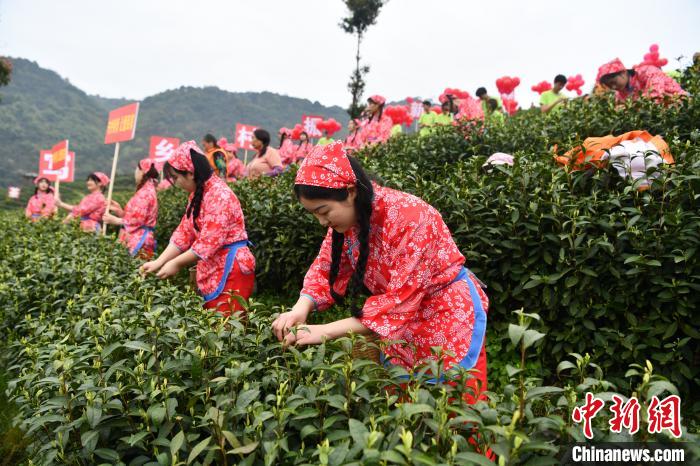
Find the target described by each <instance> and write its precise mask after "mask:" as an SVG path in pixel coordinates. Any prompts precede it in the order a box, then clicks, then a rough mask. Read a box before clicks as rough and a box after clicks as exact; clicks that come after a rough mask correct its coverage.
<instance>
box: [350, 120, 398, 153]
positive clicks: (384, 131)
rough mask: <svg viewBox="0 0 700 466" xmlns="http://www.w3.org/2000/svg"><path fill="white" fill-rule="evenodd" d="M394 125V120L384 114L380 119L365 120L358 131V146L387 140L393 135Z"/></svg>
mask: <svg viewBox="0 0 700 466" xmlns="http://www.w3.org/2000/svg"><path fill="white" fill-rule="evenodd" d="M393 126H394V122H393V121H391V118H389V117H388V116H387V115H382V117H381V118H380V119H376V118H372V119H369V120H363V121H362V122H361V123H360V130H359V131H358V133H357V138H356V139H358V140H359V141H358V143H357V147H358V148H359V147H363V146H366V145H367V144H376V143H380V142H385V141H387V140H388V139H389V138H390V137H391V128H392V127H393Z"/></svg>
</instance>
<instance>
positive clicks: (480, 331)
mask: <svg viewBox="0 0 700 466" xmlns="http://www.w3.org/2000/svg"><path fill="white" fill-rule="evenodd" d="M473 275H474V274H472V273H471V272H470V271H469V269H467V268H466V267H462V270H460V271H459V274H457V276H456V277H455V279H454V280H452V281H451V282H450V285H451V284H452V283H455V282H458V281H461V280H464V281H465V282H467V286H468V287H469V296H470V297H471V300H472V305H473V306H474V329H473V331H472V341H471V342H470V343H469V349H468V350H467V354H466V355H465V356H464V358H462V360H461V361H460V362H459V366H460V367H463V368H465V369H472V368H473V367H474V366H476V362H477V361H478V360H479V354H481V348H482V347H483V346H484V337H485V336H486V311H485V310H484V306H483V304H482V303H481V297H480V296H479V292H478V290H477V289H476V285H475V284H474V279H476V277H475V276H474V277H472V276H473ZM477 280H478V279H477ZM381 360H382V362H383V363H384V365H385V366H389V365H391V363H389V361H388V360H386V359H385V357H384V353H382V354H381ZM401 378H408V376H401ZM438 380H439V381H440V382H443V381H444V380H445V377H444V376H441V377H440V379H438ZM436 382H437V380H436V379H430V380H428V383H436Z"/></svg>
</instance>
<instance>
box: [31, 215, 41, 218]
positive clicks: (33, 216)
mask: <svg viewBox="0 0 700 466" xmlns="http://www.w3.org/2000/svg"><path fill="white" fill-rule="evenodd" d="M39 217H41V214H32V218H39Z"/></svg>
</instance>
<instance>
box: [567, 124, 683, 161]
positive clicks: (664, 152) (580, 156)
mask: <svg viewBox="0 0 700 466" xmlns="http://www.w3.org/2000/svg"><path fill="white" fill-rule="evenodd" d="M637 138H639V139H641V140H642V141H644V142H648V143H651V144H653V145H654V146H655V147H656V149H657V150H658V151H659V155H660V156H661V158H663V159H664V162H665V163H667V164H673V163H675V161H674V160H673V156H672V155H671V152H670V150H669V148H668V144H666V141H664V140H663V139H662V138H661V136H652V135H651V134H649V133H648V132H647V131H640V130H637V131H630V132H628V133H624V134H621V135H619V136H613V135H608V136H602V137H592V138H586V139H585V140H584V141H583V147H581V146H577V147H574V148H573V149H571V150H570V151H568V152H567V153H566V154H564V155H559V156H557V155H555V156H554V160H556V161H557V163H558V164H560V165H563V166H564V167H568V168H570V169H572V170H585V169H587V168H592V167H595V168H603V167H606V166H607V164H608V160H607V158H605V159H603V157H604V156H605V155H606V153H607V151H609V150H610V148H612V147H613V146H615V145H617V144H620V143H621V142H622V141H632V140H635V139H637Z"/></svg>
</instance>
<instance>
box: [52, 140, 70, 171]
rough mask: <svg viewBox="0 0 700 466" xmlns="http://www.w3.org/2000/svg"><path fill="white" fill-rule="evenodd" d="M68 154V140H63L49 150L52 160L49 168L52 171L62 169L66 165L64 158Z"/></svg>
mask: <svg viewBox="0 0 700 466" xmlns="http://www.w3.org/2000/svg"><path fill="white" fill-rule="evenodd" d="M67 154H68V139H64V140H63V141H61V142H59V143H58V144H56V145H55V146H53V147H52V148H51V155H52V157H53V160H52V161H51V166H52V167H53V169H54V170H59V169H61V168H63V166H64V165H65V164H66V156H67Z"/></svg>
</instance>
